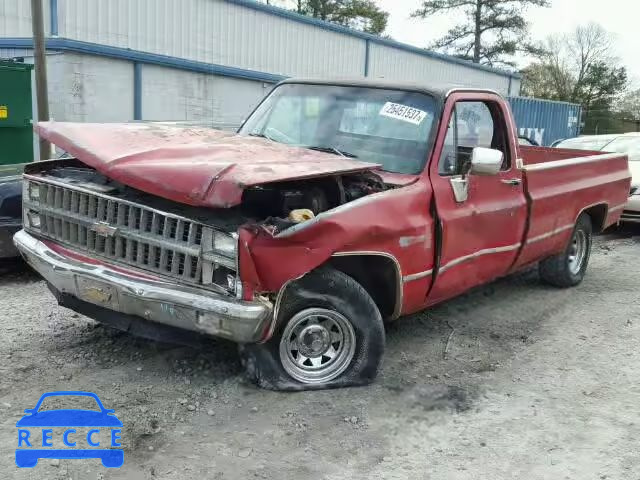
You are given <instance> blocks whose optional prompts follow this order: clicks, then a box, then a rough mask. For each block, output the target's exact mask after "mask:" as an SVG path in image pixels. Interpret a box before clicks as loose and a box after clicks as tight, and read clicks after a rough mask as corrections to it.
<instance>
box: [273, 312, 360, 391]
mask: <svg viewBox="0 0 640 480" xmlns="http://www.w3.org/2000/svg"><path fill="white" fill-rule="evenodd" d="M355 349H356V335H355V331H354V330H353V326H352V325H351V322H349V320H347V319H346V318H345V317H344V316H343V315H341V314H340V313H338V312H336V311H333V310H328V309H325V308H308V309H306V310H302V311H301V312H299V313H297V314H296V315H294V316H293V317H292V318H291V320H289V322H288V323H287V326H286V328H285V329H284V332H283V333H282V337H281V338H280V361H281V362H282V366H283V367H284V369H285V371H286V372H287V373H288V374H289V375H291V376H292V377H293V378H294V379H296V380H298V381H299V382H302V383H325V382H328V381H329V380H333V379H334V378H336V377H338V376H339V375H340V374H341V373H343V372H344V371H345V370H346V369H347V367H348V366H349V364H350V363H351V360H352V359H353V355H354V353H355Z"/></svg>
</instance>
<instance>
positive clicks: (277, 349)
mask: <svg viewBox="0 0 640 480" xmlns="http://www.w3.org/2000/svg"><path fill="white" fill-rule="evenodd" d="M384 343H385V336H384V326H383V323H382V317H381V315H380V312H379V310H378V308H377V306H376V304H375V302H374V301H373V299H372V298H371V296H370V295H369V294H368V293H367V291H366V290H365V289H364V288H363V287H362V286H361V285H360V284H359V283H358V282H356V281H355V280H354V279H353V278H352V277H349V276H348V275H346V274H344V273H342V272H340V271H337V270H333V269H330V268H323V269H320V270H317V271H314V272H311V273H309V274H308V275H306V276H304V277H303V278H301V279H300V280H297V281H296V282H293V283H292V284H290V285H289V286H288V287H287V289H286V291H285V294H284V297H283V300H282V302H281V305H280V310H279V312H278V318H277V324H276V330H275V332H274V335H273V337H272V338H271V339H270V340H269V341H268V342H266V343H264V344H252V345H244V346H242V347H241V358H242V361H243V364H244V365H245V368H246V370H247V374H248V376H249V377H250V378H251V380H253V381H254V382H256V383H257V384H258V385H259V386H261V387H263V388H269V389H273V390H310V389H322V388H336V387H346V386H354V385H365V384H368V383H371V382H372V381H373V380H374V379H375V377H376V375H377V373H378V369H379V367H380V363H381V361H382V356H383V352H384Z"/></svg>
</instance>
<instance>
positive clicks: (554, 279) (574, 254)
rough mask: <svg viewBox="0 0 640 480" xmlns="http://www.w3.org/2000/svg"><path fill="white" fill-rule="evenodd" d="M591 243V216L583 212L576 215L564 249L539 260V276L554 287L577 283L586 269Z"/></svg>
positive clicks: (580, 280)
mask: <svg viewBox="0 0 640 480" xmlns="http://www.w3.org/2000/svg"><path fill="white" fill-rule="evenodd" d="M591 243H592V226H591V218H590V217H589V215H587V214H584V213H583V214H582V215H580V217H578V221H577V222H576V225H575V227H574V229H573V233H572V234H571V239H570V240H569V244H568V245H567V248H566V249H565V251H564V252H562V253H561V254H559V255H555V256H553V257H551V258H547V259H546V260H543V261H542V262H540V278H541V279H542V280H543V281H545V282H547V283H549V284H551V285H554V286H556V287H563V288H566V287H573V286H575V285H578V284H579V283H580V282H582V280H583V278H584V276H585V273H586V271H587V265H588V264H589V256H590V255H591Z"/></svg>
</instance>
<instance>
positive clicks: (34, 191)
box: [28, 182, 40, 202]
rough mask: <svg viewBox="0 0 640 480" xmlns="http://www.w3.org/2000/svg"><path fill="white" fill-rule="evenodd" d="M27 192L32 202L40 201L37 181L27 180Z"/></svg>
mask: <svg viewBox="0 0 640 480" xmlns="http://www.w3.org/2000/svg"><path fill="white" fill-rule="evenodd" d="M28 193H29V200H31V201H34V202H39V201H40V185H38V184H37V183H32V182H29V187H28Z"/></svg>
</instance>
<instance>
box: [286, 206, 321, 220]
mask: <svg viewBox="0 0 640 480" xmlns="http://www.w3.org/2000/svg"><path fill="white" fill-rule="evenodd" d="M314 217H315V215H314V214H313V212H312V211H311V210H309V209H308V208H299V209H297V210H291V211H290V212H289V220H291V221H292V222H293V223H302V222H306V221H307V220H311V219H312V218H314Z"/></svg>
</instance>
